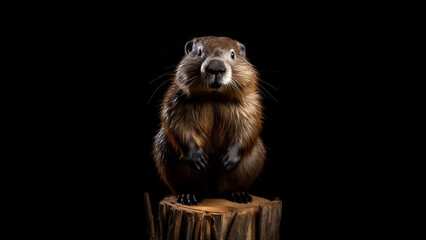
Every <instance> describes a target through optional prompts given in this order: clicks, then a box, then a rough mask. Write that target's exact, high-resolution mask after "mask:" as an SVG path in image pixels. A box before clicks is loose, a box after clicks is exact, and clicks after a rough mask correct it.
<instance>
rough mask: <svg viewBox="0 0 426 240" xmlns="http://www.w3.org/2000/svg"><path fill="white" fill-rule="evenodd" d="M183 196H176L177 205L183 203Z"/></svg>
mask: <svg viewBox="0 0 426 240" xmlns="http://www.w3.org/2000/svg"><path fill="white" fill-rule="evenodd" d="M183 195H184V194H178V196H177V202H178V203H183Z"/></svg>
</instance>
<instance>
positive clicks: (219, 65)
mask: <svg viewBox="0 0 426 240" xmlns="http://www.w3.org/2000/svg"><path fill="white" fill-rule="evenodd" d="M225 71H226V67H225V64H224V63H223V61H221V60H217V59H213V60H211V61H210V62H209V64H208V65H207V67H206V72H207V73H210V74H214V75H217V74H220V73H224V72H225Z"/></svg>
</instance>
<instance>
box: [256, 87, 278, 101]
mask: <svg viewBox="0 0 426 240" xmlns="http://www.w3.org/2000/svg"><path fill="white" fill-rule="evenodd" d="M259 87H261V88H262V89H263V90H265V92H266V93H267V94H268V96H270V97H272V99H274V100H275V101H276V102H277V103H279V102H278V100H277V99H276V98H275V97H274V96H273V95H272V94H271V93H270V92H269V91H268V90H267V89H266V88H265V87H264V86H262V84H259ZM259 89H260V88H259Z"/></svg>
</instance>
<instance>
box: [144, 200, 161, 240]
mask: <svg viewBox="0 0 426 240" xmlns="http://www.w3.org/2000/svg"><path fill="white" fill-rule="evenodd" d="M144 199H145V212H146V222H147V226H148V229H147V233H148V238H149V240H157V239H158V238H157V236H156V235H155V230H154V216H153V215H152V208H151V200H150V199H149V194H148V193H144Z"/></svg>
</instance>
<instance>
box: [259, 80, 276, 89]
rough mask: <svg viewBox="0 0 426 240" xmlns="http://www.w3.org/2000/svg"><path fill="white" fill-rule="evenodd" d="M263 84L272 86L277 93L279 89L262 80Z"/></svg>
mask: <svg viewBox="0 0 426 240" xmlns="http://www.w3.org/2000/svg"><path fill="white" fill-rule="evenodd" d="M262 82H263V83H266V84H267V85H268V86H270V87H271V88H272V89H274V90H275V91H278V88H276V87H275V86H273V85H272V84H270V83H268V82H267V81H265V80H262Z"/></svg>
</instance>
